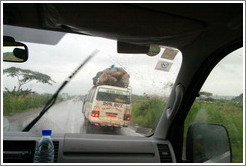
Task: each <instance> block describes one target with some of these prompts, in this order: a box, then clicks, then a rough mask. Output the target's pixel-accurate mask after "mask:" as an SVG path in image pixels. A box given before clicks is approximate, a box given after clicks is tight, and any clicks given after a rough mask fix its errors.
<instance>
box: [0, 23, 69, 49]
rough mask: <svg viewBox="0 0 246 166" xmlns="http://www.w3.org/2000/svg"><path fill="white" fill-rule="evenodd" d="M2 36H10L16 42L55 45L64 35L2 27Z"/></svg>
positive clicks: (30, 29) (31, 29) (22, 28)
mask: <svg viewBox="0 0 246 166" xmlns="http://www.w3.org/2000/svg"><path fill="white" fill-rule="evenodd" d="M30 34H32V35H30ZM3 35H4V36H11V37H13V38H15V40H16V41H23V42H30V43H41V44H49V45H56V44H57V43H58V42H59V41H60V40H61V39H62V38H63V36H64V35H65V33H63V32H55V31H48V30H40V29H33V28H25V27H16V26H9V25H3Z"/></svg>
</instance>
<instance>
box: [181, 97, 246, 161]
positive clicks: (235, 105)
mask: <svg viewBox="0 0 246 166" xmlns="http://www.w3.org/2000/svg"><path fill="white" fill-rule="evenodd" d="M195 122H199V123H202V122H207V123H216V124H222V125H224V126H225V127H226V128H227V130H228V133H229V137H230V142H231V148H232V162H233V163H242V162H243V103H242V102H236V101H225V100H224V101H223V100H217V101H215V102H213V103H208V102H202V101H201V102H195V103H194V104H193V106H192V108H191V110H190V112H189V114H188V116H187V118H186V120H185V126H184V138H186V134H187V130H188V126H189V125H190V124H191V123H195Z"/></svg>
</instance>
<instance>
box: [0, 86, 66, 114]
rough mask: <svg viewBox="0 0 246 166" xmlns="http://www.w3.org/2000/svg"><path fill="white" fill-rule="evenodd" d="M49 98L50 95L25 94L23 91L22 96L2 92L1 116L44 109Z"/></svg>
mask: <svg viewBox="0 0 246 166" xmlns="http://www.w3.org/2000/svg"><path fill="white" fill-rule="evenodd" d="M50 97H51V95H50V94H42V95H41V94H37V93H34V92H32V93H28V94H26V91H24V95H21V94H20V93H18V92H3V116H11V115H14V114H16V113H21V112H26V111H31V110H33V109H36V108H40V107H44V105H45V104H46V102H47V101H48V100H49V99H50ZM62 100H63V99H62V98H61V97H58V99H57V102H59V101H62Z"/></svg>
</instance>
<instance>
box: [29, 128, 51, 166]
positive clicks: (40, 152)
mask: <svg viewBox="0 0 246 166" xmlns="http://www.w3.org/2000/svg"><path fill="white" fill-rule="evenodd" d="M51 131H52V130H42V138H41V139H40V141H39V143H38V145H37V146H36V150H35V154H34V163H52V162H54V144H53V142H52V140H51V138H50V136H51Z"/></svg>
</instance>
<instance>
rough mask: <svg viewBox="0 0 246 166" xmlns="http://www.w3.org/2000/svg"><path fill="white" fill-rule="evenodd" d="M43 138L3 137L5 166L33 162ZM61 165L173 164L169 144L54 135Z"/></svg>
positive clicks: (127, 138)
mask: <svg viewBox="0 0 246 166" xmlns="http://www.w3.org/2000/svg"><path fill="white" fill-rule="evenodd" d="M40 137H41V135H38V134H34V133H24V132H5V133H4V134H3V162H4V163H9V162H11V163H28V162H33V156H34V150H35V146H36V143H37V142H38V141H39V139H40ZM52 140H53V142H54V146H55V162H57V163H160V162H163V163H172V162H176V159H175V155H174V151H173V148H172V146H171V144H170V142H169V141H165V140H157V139H154V138H151V137H150V138H148V137H139V136H117V135H100V134H74V133H71V134H53V135H52Z"/></svg>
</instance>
